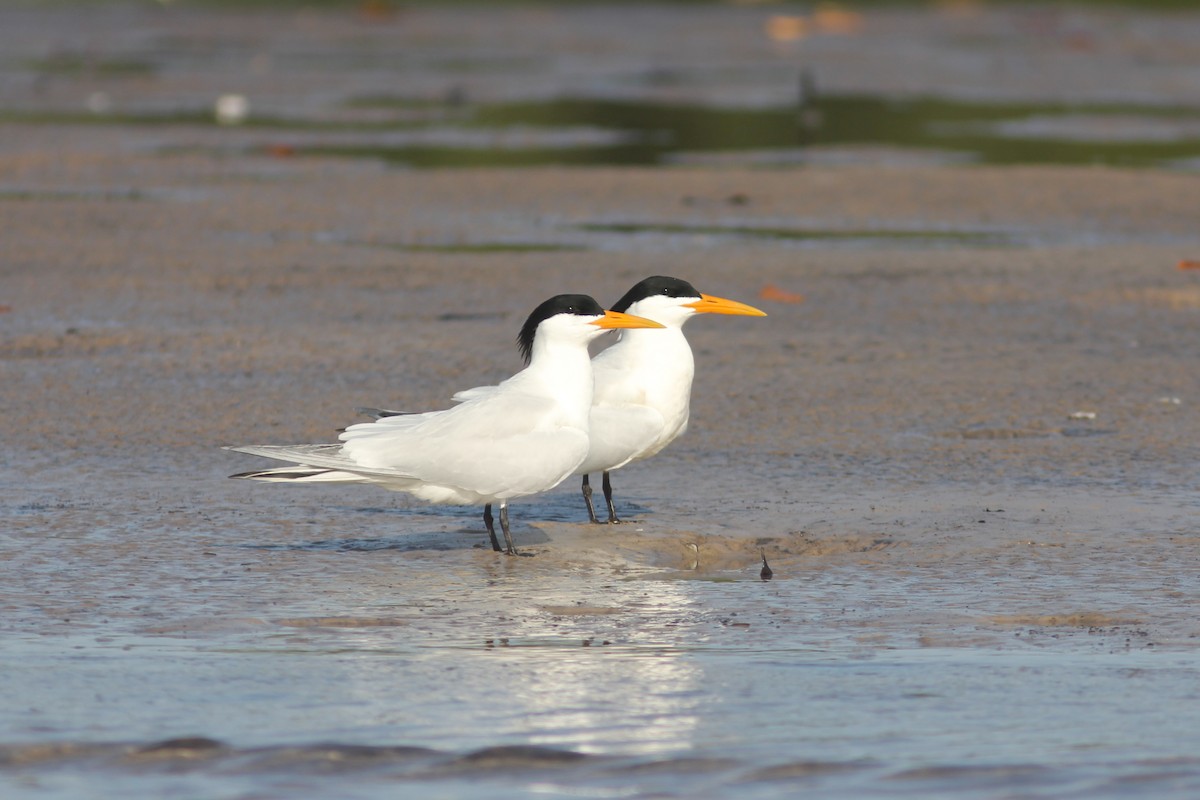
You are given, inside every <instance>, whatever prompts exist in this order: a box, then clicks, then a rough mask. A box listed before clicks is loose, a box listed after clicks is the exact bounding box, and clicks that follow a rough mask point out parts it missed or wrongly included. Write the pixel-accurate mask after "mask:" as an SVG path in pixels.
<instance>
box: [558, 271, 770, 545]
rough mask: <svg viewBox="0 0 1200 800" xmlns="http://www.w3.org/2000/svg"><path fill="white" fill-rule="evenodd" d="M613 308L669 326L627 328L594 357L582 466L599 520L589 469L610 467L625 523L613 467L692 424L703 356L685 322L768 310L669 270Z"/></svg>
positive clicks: (587, 497) (654, 449)
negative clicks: (698, 356)
mask: <svg viewBox="0 0 1200 800" xmlns="http://www.w3.org/2000/svg"><path fill="white" fill-rule="evenodd" d="M613 308H614V309H617V310H621V311H625V312H627V313H630V314H634V315H637V316H640V317H645V318H647V319H652V320H654V321H655V322H659V323H661V324H662V325H663V326H664V328H665V330H661V331H655V332H654V333H653V334H652V335H649V336H647V335H644V333H645V332H643V331H637V330H629V331H622V332H621V333H620V338H619V339H618V340H617V341H616V342H615V343H614V344H613V345H612V346H611V347H609V348H608V349H606V350H604V351H602V352H600V353H599V354H598V355H597V356H596V357H595V358H594V359H592V370H593V373H594V376H595V399H594V401H593V405H592V410H591V415H590V423H589V441H590V445H589V448H588V454H587V457H586V458H585V459H584V460H583V461H582V462H581V463H580V465H579V467H578V468H577V469H576V470H575V474H577V475H582V476H583V497H584V501H585V502H586V503H587V508H588V516H589V517H590V518H591V521H592V522H599V521H600V520H599V519H597V517H596V512H595V508H594V507H593V505H592V489H591V485H590V483H589V479H588V475H589V474H591V473H593V472H603V473H604V478H603V491H604V499H605V502H606V504H607V505H608V522H609V523H618V522H620V521H621V520H620V519H619V518H618V517H617V513H616V509H615V507H614V506H613V501H612V484H611V482H610V478H609V473H610V472H612V471H613V470H615V469H619V468H620V467H623V466H625V465H626V464H628V463H630V462H631V461H638V460H641V459H644V458H649V457H650V456H653V455H655V454H656V453H658V452H659V451H660V450H662V449H663V448H664V447H666V446H667V445H668V444H670V443H671V442H672V441H674V440H675V439H676V438H677V437H678V436H680V435H681V434H683V432H684V431H686V430H687V426H688V415H689V405H690V401H691V394H692V378H693V377H694V374H695V361H694V359H693V357H692V348H691V347H690V346H689V345H688V342H687V339H686V338H685V337H684V335H683V326H684V324H685V323H686V322H687V321H688V320H690V319H691V318H692V317H694V316H695V315H696V314H704V313H712V314H738V315H744V316H757V317H762V316H766V314H765V313H764V312H762V311H760V310H758V309H757V308H753V307H752V306H748V305H745V304H744V303H738V302H735V301H733V300H725V299H723V298H720V297H712V296H710V295H705V294H701V293H700V292H698V291H697V290H696V288H695V287H694V286H692V285H691V284H690V283H688V282H687V281H683V280H680V279H678V278H669V277H665V276H661V275H659V276H654V277H650V278H647V279H646V280H644V281H641V282H640V283H638V284H637V285H635V286H634V287H633V288H632V289H630V290H629V291H628V292H626V294H625V296H624V297H622V298H621V299H620V300H619V301H618V302H617V303H616V304H614V306H613Z"/></svg>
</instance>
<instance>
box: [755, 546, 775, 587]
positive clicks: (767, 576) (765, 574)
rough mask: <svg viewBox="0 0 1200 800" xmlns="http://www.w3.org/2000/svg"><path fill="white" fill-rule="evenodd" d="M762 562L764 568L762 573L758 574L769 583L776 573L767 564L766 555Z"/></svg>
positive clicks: (763, 555) (763, 556)
mask: <svg viewBox="0 0 1200 800" xmlns="http://www.w3.org/2000/svg"><path fill="white" fill-rule="evenodd" d="M762 560H763V568H762V571H761V572H759V573H758V577H760V578H762V579H763V580H764V581H769V580H771V578H773V577H774V576H775V573H774V572H772V571H771V565H770V564H768V563H767V554H766V553H763V554H762Z"/></svg>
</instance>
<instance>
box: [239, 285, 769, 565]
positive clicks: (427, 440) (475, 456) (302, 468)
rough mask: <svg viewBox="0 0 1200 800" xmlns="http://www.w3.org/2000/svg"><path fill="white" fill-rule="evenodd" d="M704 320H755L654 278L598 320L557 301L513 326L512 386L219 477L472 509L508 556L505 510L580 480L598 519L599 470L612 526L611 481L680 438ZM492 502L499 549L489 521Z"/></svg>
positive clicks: (256, 448) (388, 414)
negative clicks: (595, 479)
mask: <svg viewBox="0 0 1200 800" xmlns="http://www.w3.org/2000/svg"><path fill="white" fill-rule="evenodd" d="M705 313H710V314H738V315H745V316H759V317H761V316H766V315H765V314H764V313H763V312H762V311H759V310H758V309H757V308H753V307H751V306H748V305H745V304H744V303H738V302H736V301H733V300H725V299H723V298H720V297H713V296H711V295H706V294H701V293H700V292H698V291H697V290H696V289H695V287H693V286H692V285H691V284H690V283H688V282H687V281H684V280H680V279H678V278H669V277H665V276H654V277H650V278H647V279H645V280H644V281H641V282H640V283H638V284H637V285H635V286H634V287H633V288H632V289H630V290H629V291H628V292H626V293H625V296H624V297H622V298H621V299H620V300H619V301H617V303H616V304H614V305H613V307H612V310H610V311H605V310H604V309H603V308H602V307H601V306H600V304H599V303H597V302H596V301H595V300H594V299H593V298H591V297H589V296H587V295H574V294H564V295H557V296H555V297H552V298H550V299H549V300H547V301H545V302H544V303H542V304H541V305H539V306H538V307H537V308H535V309H534V310H533V313H531V314H530V315H529V318H528V319H527V320H526V321H525V324H524V325H523V326H522V328H521V332H520V334H519V335H518V337H517V343H518V345H519V347H520V350H521V354H522V355H523V356H524V358H525V363H526V366H525V368H524V369H523V370H521V371H520V372H518V373H517V374H515V375H513V376H512V377H511V378H508V379H507V380H505V381H502V382H501V383H499V384H497V385H495V386H479V387H476V388H473V389H466V390H464V391H461V392H459V393H458V394H456V395H454V398H453V399H454V400H455V401H456V405H454V406H451V407H450V408H447V409H444V410H441V411H429V412H425V413H410V412H396V411H385V410H382V409H361V410H362V411H364V412H365V413H367V414H368V415H370V416H372V417H374V419H373V421H371V422H363V423H359V424H357V425H351V426H349V427H348V428H346V429H345V430H344V431H343V432H342V434H341V436H340V437H339V438H340V441H339V442H337V443H334V444H300V445H248V446H241V447H230V448H228V449H230V450H236V451H239V452H242V453H250V454H252V455H258V456H265V457H267V458H273V459H277V460H280V461H288V462H292V466H287V467H278V468H275V469H266V470H258V471H254V472H243V473H239V474H237V475H233V476H231V477H234V478H249V479H252V480H260V481H272V482H277V483H366V484H373V485H376V486H381V487H383V488H385V489H390V490H392V491H400V492H407V493H409V494H411V495H413V496H415V497H417V498H420V499H421V500H425V501H426V502H429V503H439V504H440V503H445V504H454V505H479V504H483V506H484V510H483V520H484V524H485V525H486V526H487V531H488V536H489V537H490V539H491V544H492V549H493V550H496V551H497V552H507V553H508V554H510V555H515V554H516V552H517V551H516V548H515V547H514V546H513V541H512V534H511V533H510V531H509V525H508V503H509V501H510V500H513V499H516V498H518V497H526V496H528V495H532V494H537V493H539V492H544V491H546V490H548V489H551V488H553V487H555V486H557V485H558V484H559V483H561V482H562V481H563V480H565V479H566V478H568V477H570V476H571V475H582V476H583V496H584V500H585V501H586V503H587V507H588V516H589V517H590V518H591V521H592V522H600V520H599V519H598V518H597V517H596V512H595V508H594V507H593V505H592V489H591V486H590V484H589V482H588V476H589V475H590V474H592V473H595V472H602V473H603V491H604V499H605V503H606V504H607V506H608V522H609V523H617V522H620V519H618V517H617V514H616V509H615V507H614V505H613V499H612V484H611V481H610V478H609V473H610V472H612V471H613V470H615V469H619V468H620V467H623V466H625V465H626V464H628V463H630V462H632V461H637V460H640V459H643V458H649V457H650V456H652V455H654V454H655V453H657V452H659V451H660V450H662V449H663V448H664V447H666V446H667V445H668V444H670V443H671V442H672V441H673V440H674V439H675V438H676V437H678V436H679V435H680V434H682V433H683V432H684V431H685V430H686V429H687V424H688V405H689V400H690V397H691V390H692V377H693V375H694V372H695V362H694V360H693V357H692V350H691V348H690V347H689V346H688V343H687V339H685V338H684V335H683V325H684V323H686V322H687V321H688V320H689V319H691V318H692V317H693V316H695V315H696V314H705ZM612 329H619V330H620V334H619V338H618V340H617V341H616V342H615V343H614V344H613V345H612V346H611V347H609V348H607V349H605V350H603V351H601V352H600V353H599V354H598V355H597V356H596V357H595V358H589V355H588V343H589V342H591V341H592V340H593V339H596V338H597V337H599V336H601V335H602V334H604V333H605V332H606V331H608V330H612ZM497 503H498V504H499V506H500V514H499V516H500V528H501V531H502V532H503V534H504V543H505V547H504V548H501V546H500V542H499V539H498V538H497V537H496V531H495V527H494V524H493V523H494V519H493V516H492V506H493V505H494V504H497Z"/></svg>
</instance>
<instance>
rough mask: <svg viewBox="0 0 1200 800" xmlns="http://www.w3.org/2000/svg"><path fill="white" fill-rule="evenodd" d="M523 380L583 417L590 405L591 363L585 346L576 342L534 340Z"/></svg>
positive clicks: (585, 416)
mask: <svg viewBox="0 0 1200 800" xmlns="http://www.w3.org/2000/svg"><path fill="white" fill-rule="evenodd" d="M523 375H524V376H525V377H524V381H526V382H528V383H530V384H531V385H534V386H536V387H537V390H538V391H539V392H540V393H542V394H545V395H547V396H550V397H553V398H554V399H555V400H557V401H558V402H559V403H560V404H561V405H562V406H563V407H564V408H565V409H567V410H568V411H569V412H571V413H577V415H578V416H580V417H581V418H582V419H585V420H586V419H587V413H588V409H589V408H591V405H592V389H593V379H592V363H591V359H590V357H589V356H588V351H587V348H586V347H580V346H579V344H578V343H566V344H563V343H553V342H551V343H545V342H537V341H535V342H534V344H533V351H532V352H531V354H530V359H529V366H528V367H526V368H525V371H524V373H523Z"/></svg>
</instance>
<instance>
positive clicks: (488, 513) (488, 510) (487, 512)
mask: <svg viewBox="0 0 1200 800" xmlns="http://www.w3.org/2000/svg"><path fill="white" fill-rule="evenodd" d="M500 508H501V509H503V508H504V506H501V507H500ZM500 513H501V514H503V513H504V512H503V510H501V512H500ZM483 524H484V525H487V529H488V536H489V537H491V539H492V549H493V550H495V551H496V552H497V553H502V552H504V551H503V550H502V549H501V548H500V540H499V539H497V538H496V529H495V528H493V527H492V504H491V503H488V504H487V505H486V506H484V507H483Z"/></svg>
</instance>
